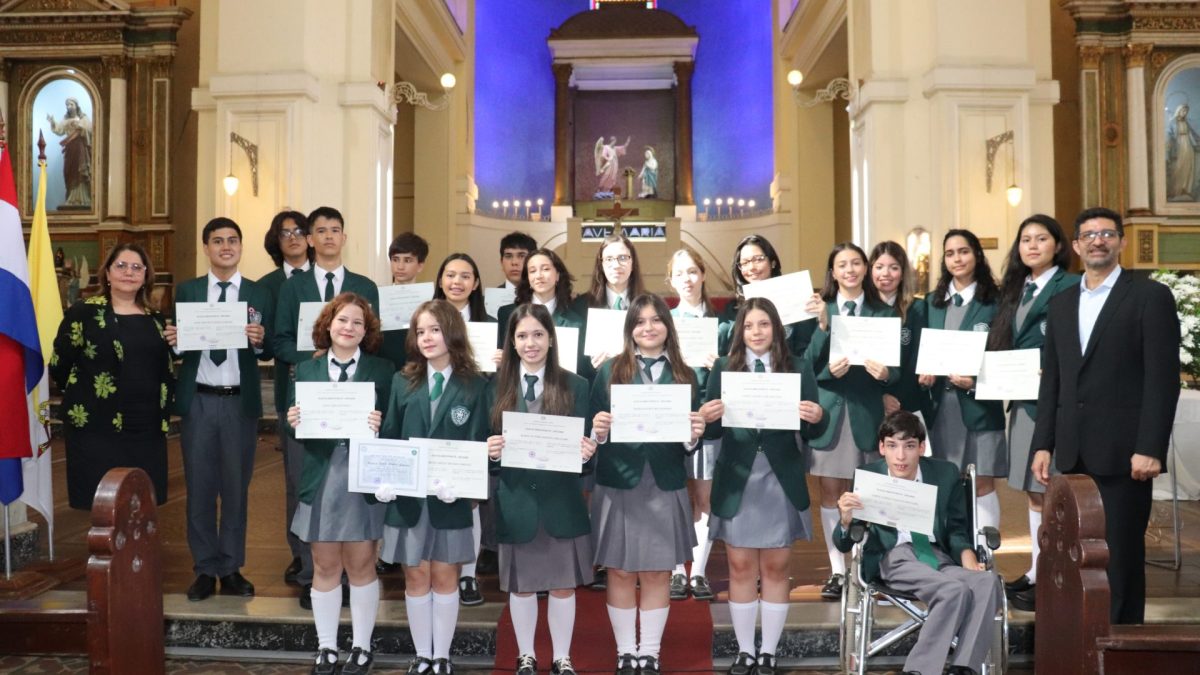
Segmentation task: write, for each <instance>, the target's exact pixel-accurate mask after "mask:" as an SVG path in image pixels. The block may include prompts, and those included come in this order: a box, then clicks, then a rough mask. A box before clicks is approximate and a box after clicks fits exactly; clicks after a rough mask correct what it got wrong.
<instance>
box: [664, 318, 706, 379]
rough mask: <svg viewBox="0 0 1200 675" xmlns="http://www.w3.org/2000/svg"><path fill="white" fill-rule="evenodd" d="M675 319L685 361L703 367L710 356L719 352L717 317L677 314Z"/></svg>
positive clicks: (680, 347)
mask: <svg viewBox="0 0 1200 675" xmlns="http://www.w3.org/2000/svg"><path fill="white" fill-rule="evenodd" d="M674 320H675V334H676V335H678V336H679V351H681V352H683V361H684V363H686V364H688V365H689V366H691V367H692V368H703V367H704V366H705V365H706V364H707V363H708V357H709V356H711V355H714V354H716V353H717V318H716V317H709V316H705V317H693V316H677V317H674Z"/></svg>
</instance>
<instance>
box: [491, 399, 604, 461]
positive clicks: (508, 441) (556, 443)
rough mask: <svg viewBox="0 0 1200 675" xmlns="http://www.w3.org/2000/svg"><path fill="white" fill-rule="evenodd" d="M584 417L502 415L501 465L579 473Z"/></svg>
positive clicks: (527, 414)
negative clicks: (502, 449) (502, 448)
mask: <svg viewBox="0 0 1200 675" xmlns="http://www.w3.org/2000/svg"><path fill="white" fill-rule="evenodd" d="M583 422H584V420H583V418H582V417H563V416H561V415H534V414H530V413H520V412H508V411H505V412H504V413H503V426H504V452H503V454H501V455H500V464H501V465H502V466H505V467H509V468H516V469H541V470H543V471H561V472H563V473H579V472H580V470H581V469H582V467H583V458H582V457H581V456H580V441H581V440H582V439H583Z"/></svg>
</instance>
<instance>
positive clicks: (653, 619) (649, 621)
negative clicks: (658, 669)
mask: <svg viewBox="0 0 1200 675" xmlns="http://www.w3.org/2000/svg"><path fill="white" fill-rule="evenodd" d="M670 611H671V608H670V607H669V606H668V607H663V608H662V609H642V610H639V611H638V615H639V619H640V620H641V624H642V631H641V632H642V635H641V637H642V639H641V644H640V645H639V647H638V652H637V653H638V656H653V657H654V658H656V659H657V658H658V652H659V650H661V649H662V636H663V630H665V629H666V627H667V614H668V613H670Z"/></svg>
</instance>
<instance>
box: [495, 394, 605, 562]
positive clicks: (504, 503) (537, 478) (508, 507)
mask: <svg viewBox="0 0 1200 675" xmlns="http://www.w3.org/2000/svg"><path fill="white" fill-rule="evenodd" d="M566 375H567V381H568V382H570V387H571V396H572V398H573V399H574V402H575V403H574V409H573V410H572V411H571V417H582V418H583V419H584V424H583V433H584V435H585V436H586V435H588V434H590V433H591V430H592V418H591V417H590V416H589V415H588V405H589V402H590V401H589V399H588V382H587V380H585V379H583V378H582V377H580V376H578V375H574V374H572V373H566ZM487 397H488V399H487V400H488V404H487V406H486V409H485V410H486V411H487V413H488V414H489V415H490V411H491V410H492V408H493V407H494V404H495V397H496V381H495V378H493V379H492V381H491V382H489V383H488V389H487ZM517 412H528V408H526V406H525V399H524V398H522V397H520V396H518V397H517ZM492 433H493V434H500V433H502V430H500V429H492ZM499 474H500V480H499V483H498V484H497V486H496V503H495V509H496V540H497V541H499V542H501V543H504V544H525V543H528V542H530V541H533V538H534V537H535V536H537V531H538V524H539V523H540V524H541V525H542V527H544V528H545V529H546V533H547V534H549V535H550V536H552V537H557V538H559V539H570V538H573V537H578V536H581V535H585V534H587V533H589V532H591V531H592V528H591V522H590V521H589V519H588V507H587V502H585V501H584V499H583V479H582V477H581V474H573V473H562V472H559V471H538V470H536V469H512V468H507V467H500V471H499Z"/></svg>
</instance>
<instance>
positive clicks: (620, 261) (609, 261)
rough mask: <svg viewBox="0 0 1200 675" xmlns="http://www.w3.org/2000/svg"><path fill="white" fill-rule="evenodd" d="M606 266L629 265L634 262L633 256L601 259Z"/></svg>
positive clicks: (611, 256) (615, 256)
mask: <svg viewBox="0 0 1200 675" xmlns="http://www.w3.org/2000/svg"><path fill="white" fill-rule="evenodd" d="M600 260H601V262H603V263H604V264H605V265H628V264H629V261H630V260H633V256H631V255H626V254H622V255H606V256H604V257H603V258H601V259H600Z"/></svg>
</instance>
